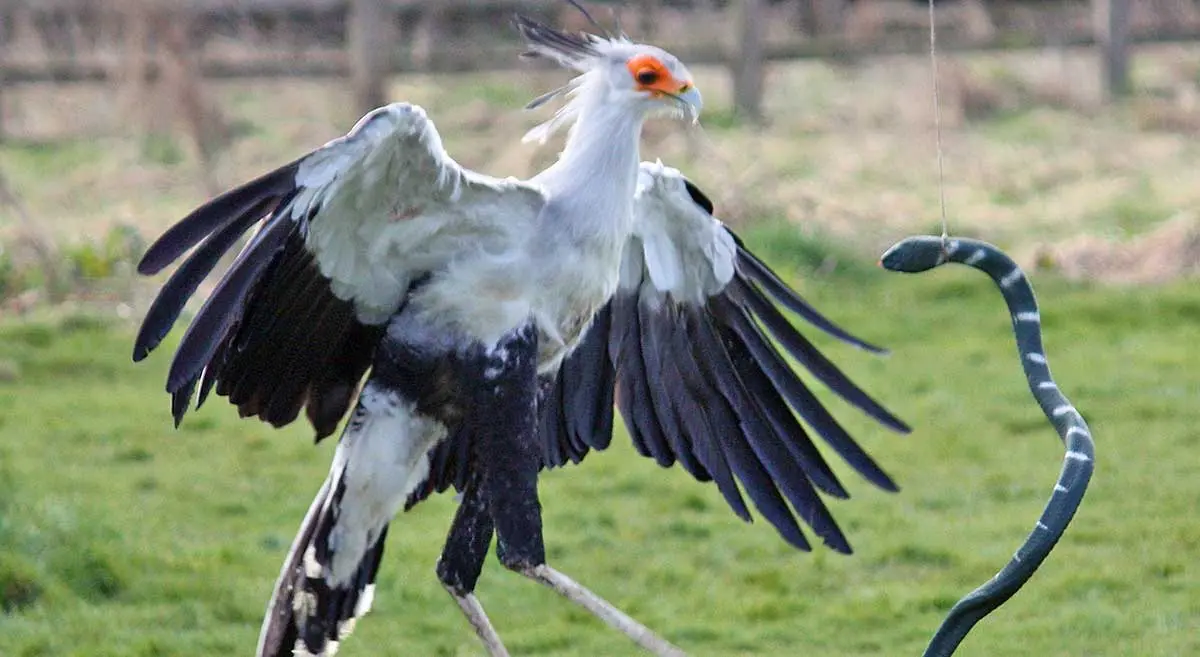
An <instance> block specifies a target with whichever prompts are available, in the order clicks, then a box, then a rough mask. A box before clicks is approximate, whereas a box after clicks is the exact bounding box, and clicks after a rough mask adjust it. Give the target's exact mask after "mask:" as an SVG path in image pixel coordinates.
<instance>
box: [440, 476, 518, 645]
mask: <svg viewBox="0 0 1200 657" xmlns="http://www.w3.org/2000/svg"><path fill="white" fill-rule="evenodd" d="M494 532H495V525H494V523H493V522H492V516H491V514H489V513H488V510H487V505H486V504H485V503H484V501H483V496H482V494H481V491H480V487H479V471H478V469H476V470H475V472H474V473H472V476H471V478H470V480H469V481H468V483H467V488H466V490H465V491H464V492H463V497H462V502H461V503H460V504H459V507H458V512H457V513H455V514H454V522H453V524H451V525H450V535H449V536H448V537H447V538H446V546H445V548H444V549H443V550H442V557H441V558H440V559H438V564H437V575H438V579H439V580H441V582H442V586H444V587H445V588H446V591H447V592H448V593H449V594H450V597H452V598H454V602H455V603H456V604H457V605H458V608H459V609H461V610H462V612H463V615H464V616H466V617H467V621H468V622H470V623H471V627H473V628H475V634H477V635H478V636H479V640H480V641H482V642H483V645H484V647H485V648H487V651H488V654H489V655H491V657H508V650H507V649H505V647H504V642H503V641H501V640H500V635H499V634H497V633H496V628H494V627H493V626H492V622H491V621H490V620H488V616H487V613H486V612H485V611H484V610H483V605H482V604H480V603H479V599H478V598H476V597H475V584H476V582H478V581H479V573H480V572H481V571H482V569H483V561H484V559H485V558H486V557H487V552H488V547H489V546H490V545H491V543H492V534H493V533H494Z"/></svg>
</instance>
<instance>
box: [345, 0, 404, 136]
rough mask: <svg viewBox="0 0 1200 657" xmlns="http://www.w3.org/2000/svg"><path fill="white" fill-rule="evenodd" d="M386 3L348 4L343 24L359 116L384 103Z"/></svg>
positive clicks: (387, 46) (388, 15)
mask: <svg viewBox="0 0 1200 657" xmlns="http://www.w3.org/2000/svg"><path fill="white" fill-rule="evenodd" d="M388 4H389V3H388V2H387V0H351V2H350V16H349V20H348V21H347V28H348V34H347V35H346V43H347V47H348V48H349V50H350V53H349V55H350V77H351V85H352V86H353V88H354V102H355V103H356V105H357V109H358V112H359V114H365V113H367V112H369V111H371V110H373V109H375V108H376V107H379V106H380V105H384V104H386V103H387V92H386V82H387V75H388V73H389V72H390V69H391V62H392V57H391V54H392V48H391V33H392V23H393V20H394V18H395V17H394V16H393V15H392V13H391V12H390V11H388Z"/></svg>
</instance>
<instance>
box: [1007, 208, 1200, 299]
mask: <svg viewBox="0 0 1200 657" xmlns="http://www.w3.org/2000/svg"><path fill="white" fill-rule="evenodd" d="M1024 260H1026V262H1027V263H1029V264H1030V265H1031V266H1034V267H1038V268H1041V269H1053V270H1055V271H1057V272H1059V273H1061V274H1062V275H1063V276H1065V277H1066V278H1069V279H1071V280H1080V281H1094V282H1099V283H1116V284H1126V285H1146V284H1157V283H1167V282H1170V281H1173V280H1177V279H1179V278H1188V277H1195V276H1198V275H1200V219H1198V218H1197V216H1196V215H1194V214H1192V213H1181V214H1179V215H1176V216H1175V217H1174V218H1172V219H1170V220H1169V221H1166V222H1164V223H1163V224H1162V225H1160V226H1159V227H1158V228H1156V229H1154V230H1152V231H1150V232H1148V233H1145V234H1144V235H1141V236H1138V237H1136V238H1133V239H1130V240H1114V239H1106V238H1102V237H1096V236H1093V235H1080V236H1077V237H1072V238H1070V239H1067V240H1064V241H1062V242H1059V243H1057V244H1050V245H1039V246H1037V247H1035V248H1034V249H1033V251H1032V253H1031V254H1029V255H1028V256H1027V257H1026V258H1024Z"/></svg>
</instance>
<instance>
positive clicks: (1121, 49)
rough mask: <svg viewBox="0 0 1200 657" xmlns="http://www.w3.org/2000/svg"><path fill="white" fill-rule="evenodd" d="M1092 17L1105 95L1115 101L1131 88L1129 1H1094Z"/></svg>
mask: <svg viewBox="0 0 1200 657" xmlns="http://www.w3.org/2000/svg"><path fill="white" fill-rule="evenodd" d="M1092 19H1093V28H1094V29H1095V31H1096V46H1097V47H1098V48H1099V53H1098V54H1099V56H1100V71H1101V72H1100V76H1101V77H1100V82H1101V85H1102V90H1103V93H1104V98H1105V100H1108V101H1111V100H1115V99H1117V98H1120V97H1122V96H1125V95H1128V94H1129V91H1130V82H1129V0H1092Z"/></svg>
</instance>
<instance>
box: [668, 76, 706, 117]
mask: <svg viewBox="0 0 1200 657" xmlns="http://www.w3.org/2000/svg"><path fill="white" fill-rule="evenodd" d="M671 98H672V100H673V101H676V102H677V103H679V109H682V110H683V113H684V116H686V117H688V120H689V121H690V122H692V123H697V122H700V110H701V109H703V108H704V101H703V100H702V98H701V97H700V90H698V89H696V85H688V89H686V90H684V91H680V92H679V94H672V95H671Z"/></svg>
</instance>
